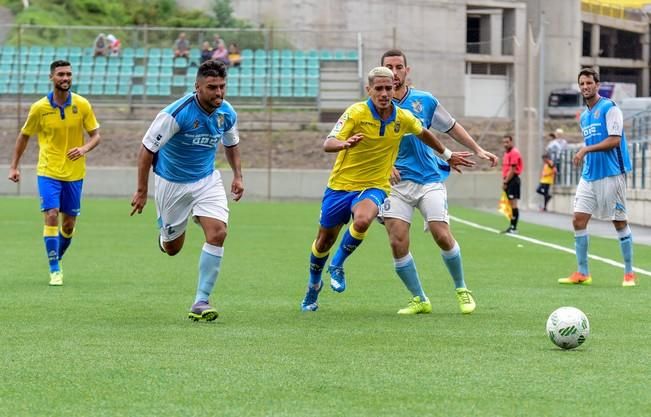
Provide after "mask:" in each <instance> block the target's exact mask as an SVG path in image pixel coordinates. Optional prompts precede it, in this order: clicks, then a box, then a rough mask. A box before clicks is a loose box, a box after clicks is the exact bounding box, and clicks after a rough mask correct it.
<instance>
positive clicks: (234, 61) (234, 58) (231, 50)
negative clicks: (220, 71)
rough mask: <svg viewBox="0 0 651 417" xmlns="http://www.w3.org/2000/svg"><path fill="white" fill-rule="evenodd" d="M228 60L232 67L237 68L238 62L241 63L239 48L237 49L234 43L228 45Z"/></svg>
mask: <svg viewBox="0 0 651 417" xmlns="http://www.w3.org/2000/svg"><path fill="white" fill-rule="evenodd" d="M228 60H229V61H230V63H231V66H232V67H239V66H240V62H242V56H241V55H240V48H238V47H237V44H236V43H235V42H233V43H231V44H230V45H228Z"/></svg>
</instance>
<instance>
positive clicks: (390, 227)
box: [381, 49, 497, 314]
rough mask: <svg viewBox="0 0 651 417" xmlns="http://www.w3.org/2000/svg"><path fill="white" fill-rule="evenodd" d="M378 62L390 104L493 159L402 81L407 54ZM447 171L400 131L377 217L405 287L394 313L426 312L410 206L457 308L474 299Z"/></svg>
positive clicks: (469, 307) (466, 309)
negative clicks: (389, 86) (455, 232)
mask: <svg viewBox="0 0 651 417" xmlns="http://www.w3.org/2000/svg"><path fill="white" fill-rule="evenodd" d="M381 64H382V65H383V66H385V67H386V68H388V69H390V70H391V71H392V72H393V80H394V87H395V89H396V91H395V95H394V98H393V100H394V104H396V105H397V106H399V107H401V108H404V109H408V110H410V111H411V112H412V113H413V114H414V115H415V116H416V117H418V118H419V119H420V121H421V122H422V123H423V126H424V127H425V128H427V129H429V128H430V127H432V128H434V129H436V130H438V131H440V132H445V133H447V134H448V135H450V136H451V137H452V138H453V139H454V140H455V141H457V142H459V143H460V144H462V145H464V146H465V147H467V148H468V149H470V150H472V151H473V152H474V153H475V155H477V156H478V157H479V158H481V159H485V160H487V161H489V162H490V163H491V166H495V165H496V164H497V157H496V156H495V155H493V154H492V153H490V152H486V151H485V150H484V149H482V148H481V147H480V146H479V145H478V144H477V142H475V140H474V139H473V138H472V137H471V136H470V135H469V134H468V132H467V131H466V130H465V129H464V128H463V126H461V124H460V123H458V122H457V121H456V120H455V119H454V118H453V117H452V116H451V115H450V114H449V113H448V112H447V111H446V110H445V108H443V106H442V105H441V104H440V103H439V101H438V100H437V99H436V98H435V97H434V96H432V94H430V93H428V92H426V91H420V90H416V89H413V88H411V87H409V86H407V84H406V82H405V80H406V79H407V76H408V74H409V71H410V68H409V67H408V66H407V57H406V56H405V54H404V53H403V52H402V51H400V50H397V49H391V50H388V51H386V52H385V53H384V54H383V55H382V59H381ZM449 174H450V165H449V164H448V163H447V162H446V161H444V160H443V159H441V158H440V157H439V156H438V155H436V154H435V153H434V152H433V151H432V149H431V148H429V147H427V146H423V143H422V142H421V141H419V140H418V139H417V138H415V137H414V136H412V135H408V136H405V137H404V138H403V139H402V142H401V143H400V151H399V153H398V158H397V160H396V163H395V170H394V173H393V175H392V178H391V179H392V188H391V194H390V195H389V197H387V199H386V200H385V202H384V204H383V206H382V210H381V217H382V218H383V221H384V224H385V226H386V229H387V233H388V234H389V241H390V243H391V250H392V252H393V262H394V267H395V270H396V273H397V274H398V276H399V277H400V279H401V280H402V281H403V283H404V284H405V286H406V287H407V289H408V290H409V291H410V292H411V295H412V298H411V300H410V301H409V304H408V305H407V306H406V307H405V308H403V309H401V310H399V311H398V313H399V314H420V313H429V312H431V311H432V306H431V303H430V301H429V299H428V298H427V296H426V295H425V292H424V291H423V288H422V285H421V282H420V278H419V276H418V272H417V270H416V264H415V262H414V259H413V257H412V255H411V252H410V251H409V228H410V225H411V220H412V216H413V213H414V209H415V208H418V209H419V210H420V212H421V214H422V215H423V218H424V219H425V221H426V229H429V231H430V233H431V234H432V237H433V238H434V241H435V242H436V244H437V245H438V246H439V248H440V249H441V256H442V258H443V262H444V264H445V266H446V267H447V269H448V272H449V273H450V275H451V276H452V280H453V281H454V286H455V289H456V296H457V300H458V302H459V307H460V309H461V312H462V313H466V314H467V313H472V312H473V311H474V309H475V301H474V298H473V297H472V295H471V292H470V291H469V290H468V289H467V288H466V283H465V280H464V273H463V264H462V261H461V248H460V247H459V244H458V243H457V241H456V240H455V239H454V237H453V236H452V233H451V232H450V227H449V221H450V220H449V216H448V210H447V190H446V188H445V184H444V181H445V180H446V179H447V177H448V175H449Z"/></svg>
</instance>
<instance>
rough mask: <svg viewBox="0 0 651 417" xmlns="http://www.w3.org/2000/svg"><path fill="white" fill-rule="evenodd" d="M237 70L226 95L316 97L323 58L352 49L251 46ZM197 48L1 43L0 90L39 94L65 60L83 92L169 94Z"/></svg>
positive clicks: (186, 76)
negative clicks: (101, 49)
mask: <svg viewBox="0 0 651 417" xmlns="http://www.w3.org/2000/svg"><path fill="white" fill-rule="evenodd" d="M241 56H242V62H241V66H240V67H239V68H231V69H230V70H229V91H228V94H229V96H231V97H264V96H271V97H279V98H281V99H282V98H295V99H311V100H315V99H316V98H317V96H318V95H319V79H320V67H321V62H322V61H337V60H347V61H357V59H358V56H357V52H356V51H354V50H340V49H338V50H315V49H312V50H308V51H302V50H291V49H282V50H278V49H274V50H269V51H267V50H263V49H257V50H251V49H244V50H242V53H241ZM199 58H200V51H199V50H198V49H196V48H195V49H192V50H191V52H190V59H189V60H188V59H174V56H173V51H172V50H171V49H167V48H149V49H145V48H123V50H122V54H121V55H120V56H110V57H105V56H98V57H93V51H92V48H81V47H75V46H71V47H51V46H29V47H24V46H23V47H20V48H17V47H15V46H10V45H5V46H2V47H0V93H1V94H3V95H14V94H19V93H20V94H24V95H42V94H45V92H46V91H47V90H48V89H49V85H48V84H47V81H46V80H47V77H48V74H49V65H50V63H51V62H52V61H53V60H55V59H67V60H68V61H70V63H71V64H72V65H73V68H74V71H75V81H74V83H73V89H74V90H75V91H77V92H78V93H79V94H82V95H89V96H101V97H106V98H119V97H123V96H139V95H147V96H152V97H169V96H172V95H178V94H183V93H185V92H189V91H192V90H193V86H194V73H195V70H196V67H197V66H198V64H199Z"/></svg>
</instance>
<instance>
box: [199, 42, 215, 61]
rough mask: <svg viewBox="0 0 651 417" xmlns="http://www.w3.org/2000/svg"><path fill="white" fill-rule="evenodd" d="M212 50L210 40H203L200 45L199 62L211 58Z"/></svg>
mask: <svg viewBox="0 0 651 417" xmlns="http://www.w3.org/2000/svg"><path fill="white" fill-rule="evenodd" d="M212 51H213V49H212V47H211V46H210V42H208V41H205V42H204V43H203V45H202V46H201V62H200V63H201V64H203V63H204V62H206V61H208V60H210V59H212Z"/></svg>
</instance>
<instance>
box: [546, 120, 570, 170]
mask: <svg viewBox="0 0 651 417" xmlns="http://www.w3.org/2000/svg"><path fill="white" fill-rule="evenodd" d="M549 138H550V139H551V140H550V141H549V143H548V144H547V147H546V148H545V151H546V152H547V153H549V155H550V156H551V157H552V160H553V161H554V162H556V163H557V162H558V159H559V157H560V154H561V152H562V151H564V150H565V148H567V140H566V139H564V138H563V129H561V128H558V129H556V130H555V131H554V132H553V133H550V134H549Z"/></svg>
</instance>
